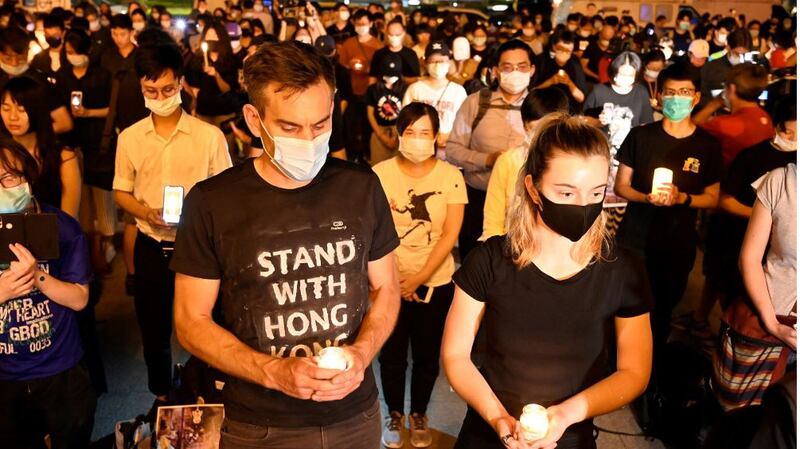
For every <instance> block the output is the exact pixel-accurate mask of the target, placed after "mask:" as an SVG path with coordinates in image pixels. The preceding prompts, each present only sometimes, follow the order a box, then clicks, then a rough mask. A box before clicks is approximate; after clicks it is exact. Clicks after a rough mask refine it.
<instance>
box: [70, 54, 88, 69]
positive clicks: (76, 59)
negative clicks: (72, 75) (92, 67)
mask: <svg viewBox="0 0 800 449" xmlns="http://www.w3.org/2000/svg"><path fill="white" fill-rule="evenodd" d="M67 61H69V63H70V64H72V65H73V66H75V67H78V68H82V67H86V66H87V65H89V56H87V55H67Z"/></svg>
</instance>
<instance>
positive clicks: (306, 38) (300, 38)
mask: <svg viewBox="0 0 800 449" xmlns="http://www.w3.org/2000/svg"><path fill="white" fill-rule="evenodd" d="M295 40H296V41H299V42H302V43H304V44H308V45H311V36H297V38H295Z"/></svg>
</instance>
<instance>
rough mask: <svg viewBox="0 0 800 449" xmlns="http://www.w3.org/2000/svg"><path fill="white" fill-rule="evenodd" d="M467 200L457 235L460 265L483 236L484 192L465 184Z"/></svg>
mask: <svg viewBox="0 0 800 449" xmlns="http://www.w3.org/2000/svg"><path fill="white" fill-rule="evenodd" d="M467 199H468V200H469V203H467V205H466V206H465V207H464V222H463V223H462V224H461V232H459V234H458V253H459V255H460V256H461V262H462V263H463V262H464V259H466V258H467V254H469V252H470V251H472V248H475V247H476V246H478V238H479V237H480V236H481V234H483V203H485V202H486V191H485V190H480V189H476V188H474V187H471V186H470V185H469V184H467Z"/></svg>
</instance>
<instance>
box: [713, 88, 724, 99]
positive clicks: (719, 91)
mask: <svg viewBox="0 0 800 449" xmlns="http://www.w3.org/2000/svg"><path fill="white" fill-rule="evenodd" d="M721 93H722V89H711V96H712V97H714V98H717V97H719V95H720V94H721Z"/></svg>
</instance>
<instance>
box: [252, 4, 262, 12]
mask: <svg viewBox="0 0 800 449" xmlns="http://www.w3.org/2000/svg"><path fill="white" fill-rule="evenodd" d="M263 10H264V4H263V3H256V4H255V5H253V11H255V12H261V11H263Z"/></svg>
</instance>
